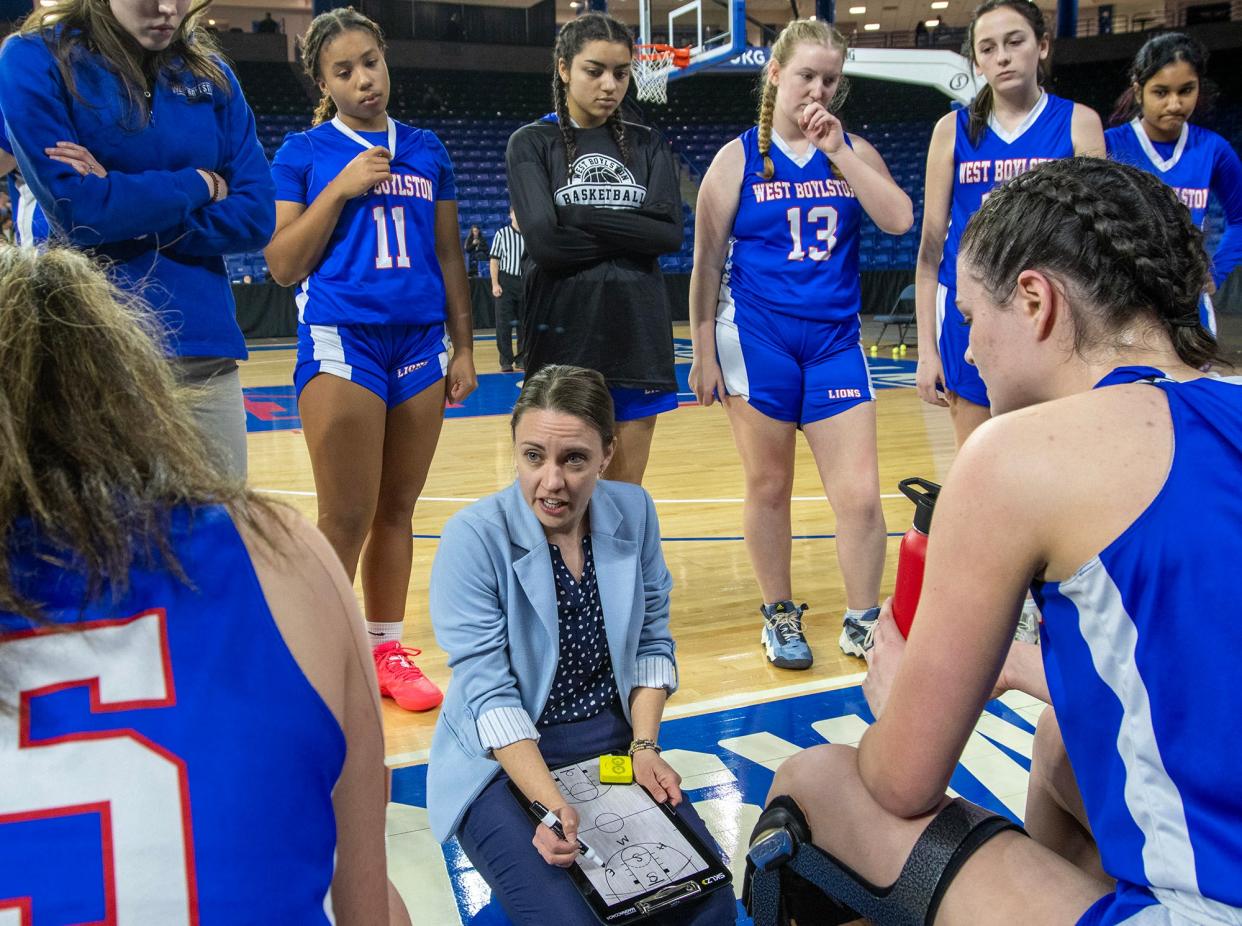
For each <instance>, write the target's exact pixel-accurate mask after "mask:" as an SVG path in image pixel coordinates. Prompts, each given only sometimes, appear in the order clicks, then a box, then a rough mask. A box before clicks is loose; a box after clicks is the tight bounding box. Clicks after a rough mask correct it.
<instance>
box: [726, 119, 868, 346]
mask: <svg viewBox="0 0 1242 926" xmlns="http://www.w3.org/2000/svg"><path fill="white" fill-rule="evenodd" d="M741 142H742V148H743V150H744V151H745V153H746V166H745V172H744V173H743V175H742V189H741V193H740V195H739V198H738V205H737V215H736V217H735V218H734V220H733V241H732V244H731V247H730V251H729V260H728V262H727V264H726V266H725V275H724V280H723V281H722V284H721V285H722V288H727V290H728V292H727V293H722V296H726V295H727V296H731V298H732V301H733V303H734V304H735V305H736V306H737V308H738V310H739V311H744V310H745V309H746V308H747V307H754V308H759V309H764V310H767V311H772V312H780V313H782V314H785V315H792V316H795V317H797V318H804V319H808V320H811V321H845V320H847V319H849V318H851V317H852V316H854V315H857V314H858V310H859V307H860V305H861V290H860V283H859V277H858V225H859V222H860V221H861V216H862V213H861V209H860V207H859V205H858V200H857V199H856V198H855V196H854V191H853V189H851V188H850V185H849V184H848V183H846V182H845V181H844V180H842V179H840V178H837V177H834V176H833V173H832V163H831V162H830V161H829V160H828V157H827V155H825V154H824V153H823V152H822V151H820V150H819V149H817V148H815V147H814V146H808V148H807V151H806V153H805V154H803V155H802V156H798V155H796V154H794V152H793V151H792V149H790V148H789V146H788V145H786V144H785V142H784V141H783V140H782V139H781V137H780V136H779V135H777V134H776V133H775V132H773V133H772V148H771V151H770V157H771V158H772V165H773V167H774V168H775V170H774V172H773V176H772V177H771V179H767V180H765V179H764V177H763V156H762V155H760V154H759V130H758V128H752V129H749V130H747V131H746V132H744V133H742V136H741ZM846 144H849V140H848V138H847V139H846Z"/></svg>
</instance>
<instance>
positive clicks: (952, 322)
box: [936, 283, 992, 407]
mask: <svg viewBox="0 0 1242 926" xmlns="http://www.w3.org/2000/svg"><path fill="white" fill-rule="evenodd" d="M936 343H937V344H939V345H940V365H941V367H943V368H944V388H945V389H947V390H949V392H952V393H954V394H956V395H959V396H961V397H962V398H963V399H965V400H966V401H967V402H974V403H975V404H976V405H982V406H985V407H987V406H989V405H991V404H992V403H991V402H989V401H988V387H987V386H986V385H984V383H983V378H982V377H981V376H980V375H979V370H978V369H976V367H975V365H974V364H973V363H967V362H966V348H967V347H969V346H970V328H969V327H967V325H966V319H965V318H963V317H962V313H961V312H959V311H958V310H957V290H956V289H955V288H953V289H951V288H949V287H948V286H945V285H944V284H943V283H938V284H937V285H936Z"/></svg>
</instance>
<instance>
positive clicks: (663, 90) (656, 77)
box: [632, 45, 690, 103]
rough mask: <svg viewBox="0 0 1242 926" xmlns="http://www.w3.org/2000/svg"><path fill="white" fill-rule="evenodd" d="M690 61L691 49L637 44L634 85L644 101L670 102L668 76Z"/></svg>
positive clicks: (633, 67)
mask: <svg viewBox="0 0 1242 926" xmlns="http://www.w3.org/2000/svg"><path fill="white" fill-rule="evenodd" d="M689 63H690V49H688V48H673V46H671V45H636V46H635V47H634V63H633V65H632V72H633V74H634V86H635V87H636V88H637V90H638V98H639V99H640V100H642V101H643V102H644V103H667V102H668V78H669V75H670V74H672V73H673V69H674V68H684V67H685V66H686V65H687V64H689Z"/></svg>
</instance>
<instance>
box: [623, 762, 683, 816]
mask: <svg viewBox="0 0 1242 926" xmlns="http://www.w3.org/2000/svg"><path fill="white" fill-rule="evenodd" d="M633 762H634V780H635V781H637V782H638V783H639V784H640V785H642V786H643V787H644V788H646V789H647V790H648V791H650V792H651V796H652V797H653V798H655V800H656V803H659V804H663V803H664V802H665V801H668V802H669V803H670V804H672V805H673V806H674V807H676V806H677V805H678V804H680V803H681V776H680V775H678V774H677V772H676V771H675V770H674V769H673V767H672V766H671V765H669V764H668V763H667V762H665V761H664V760H663V759H661V758H660V754H659V753H658V752H656V751H655V750H654V749H640V750H638V752H636V753H634V759H633Z"/></svg>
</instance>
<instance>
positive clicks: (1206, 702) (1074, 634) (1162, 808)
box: [1033, 368, 1242, 923]
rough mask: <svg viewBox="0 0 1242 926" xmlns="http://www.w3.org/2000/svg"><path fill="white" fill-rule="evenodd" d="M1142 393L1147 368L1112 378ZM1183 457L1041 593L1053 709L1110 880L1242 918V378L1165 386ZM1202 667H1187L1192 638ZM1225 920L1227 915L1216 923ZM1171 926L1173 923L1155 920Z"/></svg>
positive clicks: (1190, 915)
mask: <svg viewBox="0 0 1242 926" xmlns="http://www.w3.org/2000/svg"><path fill="white" fill-rule="evenodd" d="M1117 373H1118V374H1127V375H1122V376H1113V377H1110V378H1107V379H1106V380H1105V381H1103V382H1102V383H1101V385H1107V384H1108V383H1109V382H1119V381H1120V382H1124V381H1127V380H1130V381H1133V380H1135V379H1137V378H1141V377H1143V376H1145V375H1149V374H1157V375H1159V374H1158V371H1155V370H1151V369H1150V368H1146V369H1145V368H1138V369H1131V370H1129V371H1126V370H1121V371H1117ZM1154 388H1159V389H1161V390H1162V391H1163V392H1164V394H1165V396H1166V397H1167V399H1168V403H1169V412H1170V416H1171V418H1172V424H1173V437H1174V441H1173V443H1174V453H1173V461H1172V465H1171V467H1170V470H1169V474H1168V476H1167V478H1166V480H1165V483H1164V486H1163V487H1162V488H1161V489H1160V492H1159V494H1158V495H1157V496H1156V498H1155V499H1154V500H1153V501H1152V503H1151V504H1150V505H1149V506H1148V507H1147V509H1146V510H1145V511H1144V512H1143V513H1142V515H1140V516H1139V517H1138V518H1137V519H1135V521H1134V523H1132V524H1131V525H1130V526H1129V527H1128V528H1127V529H1126V530H1125V531H1124V532H1123V533H1122V534H1121V535H1120V536H1119V537H1118V538H1117V539H1116V540H1114V541H1113V542H1112V543H1110V544H1109V545H1108V547H1106V548H1105V549H1104V551H1103V552H1101V553H1100V554H1099V555H1098V556H1096V557H1094V558H1093V559H1092V560H1090V561H1089V562H1087V563H1086V564H1085V565H1083V566H1082V567H1081V568H1080V569H1079V570H1078V571H1077V572H1076V573H1075V574H1074V576H1073V577H1072V578H1070V579H1068V580H1066V581H1064V582H1061V583H1055V582H1048V583H1035V585H1034V586H1033V591H1034V594H1035V597H1036V599H1037V601H1038V602H1039V607H1040V610H1041V612H1042V614H1043V626H1042V633H1043V641H1042V642H1043V646H1042V650H1043V658H1044V664H1045V669H1046V672H1047V677H1048V687H1049V690H1050V692H1051V694H1052V703H1053V704H1054V705H1055V707H1056V710H1057V713H1058V714H1059V715H1060V716H1061V718H1062V719H1061V732H1062V735H1063V737H1064V739H1065V746H1066V749H1067V750H1068V753H1069V758H1070V762H1071V763H1072V765H1073V767H1074V775H1075V778H1076V779H1077V781H1078V786H1079V788H1080V790H1081V791H1082V796H1083V801H1084V804H1085V806H1086V810H1087V816H1088V818H1089V820H1090V823H1091V832H1092V834H1093V835H1094V837H1095V840H1096V842H1097V843H1098V844H1099V846H1100V850H1101V858H1102V861H1103V864H1104V869H1105V870H1106V871H1107V872H1108V873H1109V874H1110V875H1111V876H1113V877H1114V878H1117V879H1118V881H1119V882H1120V883H1119V891H1121V890H1123V889H1125V887H1126V885H1132V886H1133V885H1137V886H1139V887H1141V888H1144V889H1150V892H1151V893H1152V894H1153V895H1154V896H1155V898H1156V900H1157V901H1159V902H1161V903H1163V904H1165V905H1166V906H1169V907H1173V908H1175V909H1179V910H1180V911H1181V912H1182V914H1183V915H1184V916H1185V917H1187V919H1185V920H1179V922H1196V923H1201V922H1209V921H1210V922H1222V923H1223V922H1230V923H1236V922H1242V920H1240V919H1239V918H1238V914H1239V912H1242V911H1238V910H1234V911H1232V912H1231V914H1230V916H1223V915H1220V912H1219V907H1220V905H1222V904H1223V905H1227V906H1229V907H1242V792H1240V791H1239V789H1238V787H1237V781H1238V775H1239V771H1240V770H1242V762H1240V761H1239V751H1238V747H1237V744H1238V743H1239V742H1242V694H1240V693H1239V688H1238V682H1237V679H1238V665H1237V662H1238V653H1239V652H1242V605H1240V604H1239V598H1238V592H1237V588H1236V586H1235V585H1234V584H1233V583H1232V582H1231V581H1230V577H1231V576H1232V575H1233V574H1234V573H1235V572H1236V569H1237V563H1236V560H1237V555H1236V549H1237V538H1238V531H1239V525H1240V524H1242V494H1239V493H1238V491H1237V486H1238V484H1239V480H1242V381H1238V380H1220V379H1209V378H1204V379H1198V380H1194V381H1191V382H1186V383H1174V382H1170V381H1167V380H1158V381H1156V382H1155V384H1154ZM1194 640H1202V641H1207V645H1205V646H1196V647H1194V648H1193V649H1194V653H1193V660H1192V661H1191V662H1190V663H1188V662H1187V660H1186V659H1185V658H1184V657H1183V654H1184V653H1185V652H1186V648H1187V644H1188V641H1194ZM1214 908H1215V909H1217V911H1218V912H1217V914H1216V915H1210V911H1212V910H1213V909H1214ZM1157 921H1158V922H1165V920H1157Z"/></svg>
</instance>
